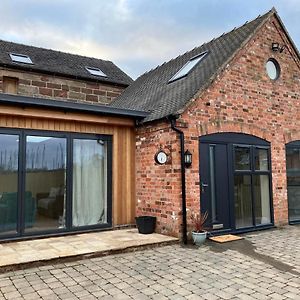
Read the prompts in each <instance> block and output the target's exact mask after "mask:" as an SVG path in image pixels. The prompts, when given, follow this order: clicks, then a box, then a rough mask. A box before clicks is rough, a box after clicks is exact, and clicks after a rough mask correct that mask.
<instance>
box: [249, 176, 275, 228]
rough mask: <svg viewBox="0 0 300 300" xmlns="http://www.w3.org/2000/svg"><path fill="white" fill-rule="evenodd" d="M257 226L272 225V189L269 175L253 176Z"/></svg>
mask: <svg viewBox="0 0 300 300" xmlns="http://www.w3.org/2000/svg"><path fill="white" fill-rule="evenodd" d="M253 191H254V199H255V223H256V225H262V224H269V223H271V209H270V187H269V176H268V175H254V176H253Z"/></svg>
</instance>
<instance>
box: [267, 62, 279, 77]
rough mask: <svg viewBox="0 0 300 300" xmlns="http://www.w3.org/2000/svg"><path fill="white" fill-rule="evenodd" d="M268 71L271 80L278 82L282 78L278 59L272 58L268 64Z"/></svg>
mask: <svg viewBox="0 0 300 300" xmlns="http://www.w3.org/2000/svg"><path fill="white" fill-rule="evenodd" d="M266 71H267V74H268V76H269V78H270V79H272V80H276V79H278V78H279V76H280V66H279V63H278V62H277V60H276V59H274V58H270V59H268V61H267V63H266Z"/></svg>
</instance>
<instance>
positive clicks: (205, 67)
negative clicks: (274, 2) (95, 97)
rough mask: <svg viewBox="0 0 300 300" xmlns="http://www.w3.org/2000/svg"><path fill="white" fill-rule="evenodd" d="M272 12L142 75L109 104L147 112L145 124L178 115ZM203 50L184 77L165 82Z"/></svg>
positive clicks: (273, 10)
mask: <svg viewBox="0 0 300 300" xmlns="http://www.w3.org/2000/svg"><path fill="white" fill-rule="evenodd" d="M273 13H275V9H272V10H271V11H269V12H268V13H266V14H264V15H263V16H259V17H257V18H256V19H255V20H253V21H251V22H249V23H245V24H244V25H243V26H241V27H239V28H237V29H233V30H232V31H230V32H228V33H226V34H223V35H222V36H220V37H218V38H216V39H213V40H212V41H210V42H208V43H205V44H203V45H202V46H200V47H197V48H194V49H193V50H191V51H189V52H186V53H184V54H183V55H180V56H178V57H177V58H175V59H172V60H170V61H169V62H167V63H164V64H162V65H161V66H158V67H157V68H155V69H153V70H151V71H149V72H147V73H145V74H143V75H142V76H140V77H139V78H138V79H137V80H136V81H135V82H134V83H132V84H131V85H130V86H129V87H128V88H127V89H126V90H125V91H124V93H123V94H121V95H120V96H119V97H118V98H116V99H115V100H114V101H113V102H112V103H111V105H112V106H114V107H119V108H127V109H138V110H144V111H148V112H150V114H149V116H148V117H147V118H145V119H144V122H148V121H153V120H157V119H161V118H164V117H166V116H168V115H170V114H176V113H178V112H179V111H181V110H182V109H184V107H185V106H186V104H187V103H188V102H189V101H190V100H191V99H192V98H193V97H194V96H195V95H196V94H197V93H198V92H199V91H200V90H202V89H204V88H205V87H207V86H208V85H209V84H210V83H211V82H212V81H213V79H214V77H215V76H216V75H217V74H218V73H219V71H220V70H222V68H223V67H224V66H225V65H226V64H227V63H228V62H229V61H230V59H231V58H232V57H233V56H234V54H235V53H236V52H237V51H238V50H239V49H240V48H241V47H242V46H243V44H244V43H245V42H246V41H248V39H249V38H250V37H251V36H252V35H253V34H254V33H255V32H256V30H257V29H258V28H259V27H260V26H261V25H262V24H263V23H264V22H265V21H266V20H267V19H268V18H269V16H270V15H272V14H273ZM204 51H208V55H206V56H205V58H204V59H203V60H201V61H200V63H199V64H197V65H196V67H195V68H193V69H192V70H191V72H190V73H189V74H188V75H187V76H186V77H184V78H182V79H179V80H176V81H174V82H171V83H168V81H169V79H170V78H171V77H172V76H173V75H174V74H175V73H176V72H177V71H178V70H179V69H180V68H181V67H182V66H183V65H184V64H185V63H186V62H188V61H189V60H190V59H191V58H192V57H194V56H196V55H199V54H200V53H202V52H204Z"/></svg>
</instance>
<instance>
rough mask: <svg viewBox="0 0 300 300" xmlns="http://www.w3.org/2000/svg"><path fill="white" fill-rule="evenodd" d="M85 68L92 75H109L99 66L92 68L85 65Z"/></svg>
mask: <svg viewBox="0 0 300 300" xmlns="http://www.w3.org/2000/svg"><path fill="white" fill-rule="evenodd" d="M85 68H86V70H87V71H88V72H89V73H90V74H91V75H95V76H102V77H107V75H106V74H105V73H103V72H102V71H101V70H100V69H98V68H91V67H85Z"/></svg>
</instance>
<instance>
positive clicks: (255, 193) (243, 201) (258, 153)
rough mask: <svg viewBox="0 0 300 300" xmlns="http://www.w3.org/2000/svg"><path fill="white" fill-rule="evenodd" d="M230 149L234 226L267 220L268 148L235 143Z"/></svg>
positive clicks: (251, 225) (242, 226)
mask: <svg viewBox="0 0 300 300" xmlns="http://www.w3.org/2000/svg"><path fill="white" fill-rule="evenodd" d="M233 151H234V210H235V227H236V229H241V228H248V227H253V226H259V225H266V224H270V223H271V207H270V203H271V199H270V170H269V150H268V148H261V147H258V146H254V145H251V146H250V145H247V146H240V145H235V146H234V147H233Z"/></svg>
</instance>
